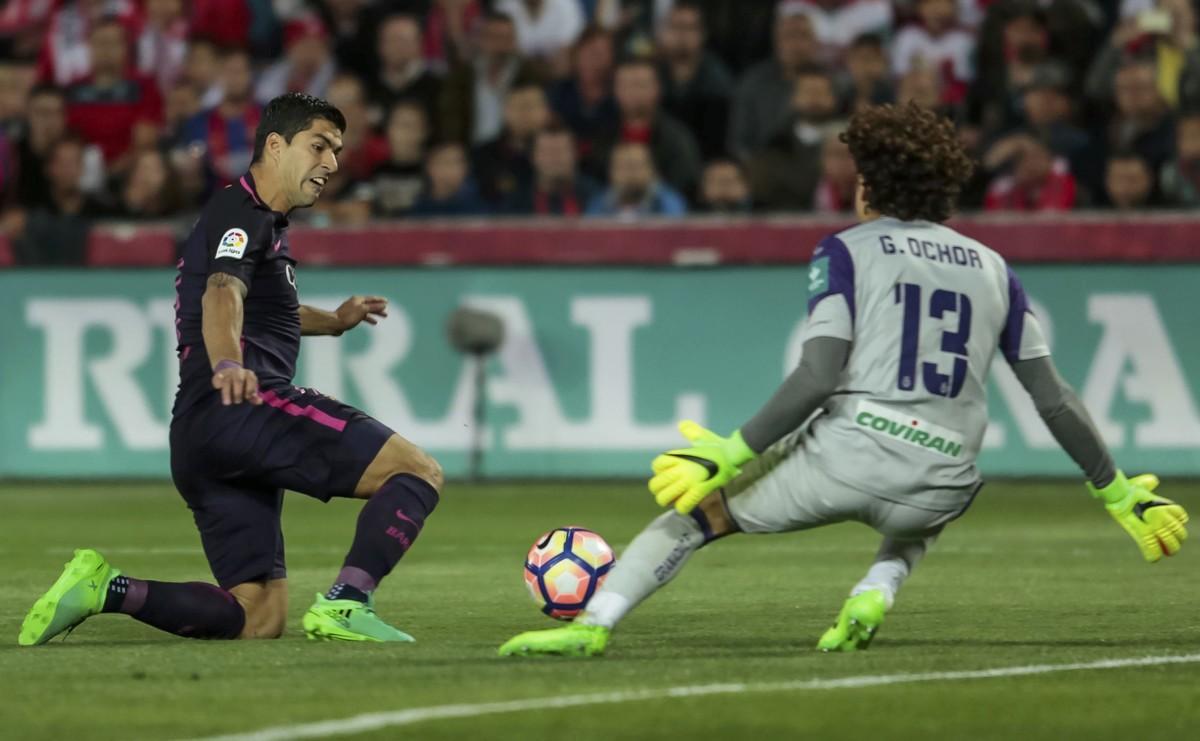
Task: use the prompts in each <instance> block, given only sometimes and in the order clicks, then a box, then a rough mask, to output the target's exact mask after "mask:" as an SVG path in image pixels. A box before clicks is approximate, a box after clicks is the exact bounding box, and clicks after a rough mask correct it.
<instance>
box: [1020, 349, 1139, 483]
mask: <svg viewBox="0 0 1200 741" xmlns="http://www.w3.org/2000/svg"><path fill="white" fill-rule="evenodd" d="M1012 369H1013V372H1015V373H1016V374H1017V380H1019V381H1020V382H1021V385H1022V386H1024V387H1025V390H1026V391H1028V392H1029V395H1030V396H1031V397H1033V403H1034V405H1035V406H1036V407H1037V410H1038V414H1039V415H1041V418H1042V421H1044V422H1045V423H1046V426H1047V427H1049V428H1050V433H1051V434H1052V435H1054V439H1055V440H1057V441H1058V444H1059V445H1061V446H1062V449H1063V450H1065V451H1066V453H1067V455H1069V456H1071V460H1073V461H1075V463H1076V464H1077V465H1078V466H1079V467H1080V468H1081V469H1083V472H1084V474H1085V475H1086V476H1087V478H1088V480H1089V481H1091V482H1092V485H1093V486H1095V487H1096V488H1098V489H1102V488H1104V487H1106V486H1108V485H1109V484H1110V483H1112V480H1113V479H1114V478H1115V477H1116V474H1117V467H1116V465H1115V464H1114V463H1113V458H1112V455H1111V454H1110V453H1109V452H1108V446H1106V445H1105V444H1104V440H1103V439H1102V438H1101V437H1100V433H1099V431H1097V430H1096V426H1095V424H1093V423H1092V416H1091V415H1090V414H1088V411H1087V408H1086V407H1085V406H1084V405H1083V402H1081V401H1080V400H1079V397H1078V396H1076V395H1075V391H1074V390H1073V389H1072V388H1071V386H1070V384H1068V383H1067V382H1066V381H1065V380H1063V378H1062V376H1060V375H1059V374H1058V370H1057V369H1056V368H1055V367H1054V361H1053V360H1051V359H1050V357H1049V356H1046V357H1041V358H1034V359H1032V360H1020V361H1017V362H1016V363H1013V364H1012Z"/></svg>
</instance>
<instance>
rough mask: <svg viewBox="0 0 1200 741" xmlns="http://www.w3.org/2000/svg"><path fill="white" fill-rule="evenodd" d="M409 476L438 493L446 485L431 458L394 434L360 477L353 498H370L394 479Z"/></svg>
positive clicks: (439, 469) (439, 468) (439, 466)
mask: <svg viewBox="0 0 1200 741" xmlns="http://www.w3.org/2000/svg"><path fill="white" fill-rule="evenodd" d="M402 474H408V475H410V476H416V477H417V478H419V479H421V480H422V481H425V482H426V483H427V484H429V485H430V486H431V487H433V489H434V491H436V492H438V494H441V491H442V487H443V485H444V484H445V477H444V475H443V474H442V466H441V464H439V463H438V462H437V460H435V459H434V457H433V456H431V455H429V454H428V453H426V452H425V451H424V450H421V449H420V448H418V447H417V446H416V445H413V444H412V443H410V442H409V441H407V440H405V439H404V438H402V437H400V436H399V435H393V436H392V437H391V438H390V439H389V440H388V441H387V443H386V444H385V445H384V446H383V449H382V450H380V451H379V454H378V455H377V456H376V457H375V460H374V461H372V462H371V465H370V466H369V467H368V468H367V471H366V472H365V473H364V474H363V477H362V480H361V481H360V482H359V485H358V488H357V489H356V491H355V495H356V496H359V497H371V496H373V495H374V494H375V492H377V491H379V489H380V488H382V487H383V485H384V484H385V483H387V482H388V480H389V479H391V478H392V477H394V476H399V475H402Z"/></svg>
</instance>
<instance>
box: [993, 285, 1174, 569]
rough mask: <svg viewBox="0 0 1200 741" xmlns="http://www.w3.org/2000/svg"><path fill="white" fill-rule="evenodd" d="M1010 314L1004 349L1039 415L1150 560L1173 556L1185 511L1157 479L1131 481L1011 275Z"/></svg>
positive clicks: (1089, 486)
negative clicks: (1161, 490)
mask: <svg viewBox="0 0 1200 741" xmlns="http://www.w3.org/2000/svg"><path fill="white" fill-rule="evenodd" d="M1009 294H1010V304H1011V307H1010V311H1009V317H1008V322H1007V325H1006V327H1005V331H1004V334H1003V335H1002V336H1001V350H1002V351H1003V352H1004V355H1005V358H1006V359H1007V360H1008V362H1009V364H1010V365H1011V366H1012V369H1013V372H1014V373H1015V374H1016V376H1017V380H1019V381H1020V382H1021V385H1022V386H1023V387H1024V388H1025V390H1026V391H1027V392H1028V393H1029V395H1030V397H1031V398H1032V399H1033V403H1034V406H1035V407H1036V408H1037V411H1038V415H1039V416H1040V417H1041V418H1042V421H1043V422H1045V423H1046V427H1048V428H1049V429H1050V433H1051V434H1052V435H1054V439H1055V440H1057V441H1058V444H1059V445H1060V446H1061V447H1062V449H1063V450H1064V451H1065V452H1066V453H1067V455H1069V456H1070V457H1071V460H1073V461H1075V463H1076V465H1078V466H1079V468H1080V469H1081V470H1082V471H1083V473H1084V475H1085V476H1087V479H1088V484H1087V487H1088V490H1089V491H1090V492H1091V493H1092V495H1093V496H1095V497H1096V498H1098V499H1100V500H1102V501H1103V502H1104V504H1105V508H1106V509H1107V510H1108V512H1109V514H1110V515H1112V517H1113V519H1115V520H1116V521H1117V523H1118V524H1119V525H1121V527H1122V528H1124V529H1125V531H1126V532H1128V533H1129V535H1130V536H1131V537H1132V538H1133V539H1134V542H1136V543H1137V545H1138V548H1139V549H1140V550H1141V552H1142V556H1143V557H1144V558H1145V559H1146V560H1147V561H1151V562H1153V561H1157V560H1159V559H1160V558H1162V557H1163V556H1164V555H1166V556H1173V555H1175V553H1177V552H1178V551H1179V549H1180V547H1181V545H1182V543H1183V541H1184V539H1186V538H1187V530H1186V529H1185V528H1184V525H1185V524H1186V523H1187V520H1188V516H1187V512H1186V511H1184V509H1183V507H1180V506H1179V505H1178V504H1175V503H1174V502H1172V501H1171V500H1169V499H1165V498H1163V497H1160V496H1158V495H1156V494H1155V493H1154V489H1155V487H1157V486H1158V478H1157V477H1155V476H1154V475H1153V474H1144V475H1142V476H1135V477H1133V478H1132V479H1127V478H1126V477H1125V474H1124V473H1122V472H1121V470H1120V469H1118V468H1117V466H1116V463H1115V462H1114V461H1113V458H1112V455H1111V453H1110V452H1109V450H1108V446H1106V445H1105V444H1104V440H1103V438H1101V437H1100V432H1099V431H1098V430H1097V429H1096V425H1095V424H1094V423H1093V421H1092V416H1091V415H1090V414H1089V413H1088V410H1087V408H1086V407H1085V406H1084V405H1083V402H1081V401H1080V400H1079V397H1078V395H1076V393H1075V390H1074V389H1072V388H1071V386H1070V384H1068V383H1067V382H1066V381H1065V380H1064V379H1063V378H1062V376H1061V375H1059V373H1058V369H1057V368H1055V366H1054V361H1053V360H1052V359H1051V357H1050V350H1049V348H1048V347H1047V345H1046V342H1045V340H1044V338H1043V335H1042V330H1041V327H1040V326H1039V324H1038V321H1037V318H1036V317H1034V315H1033V313H1032V312H1031V311H1030V310H1029V306H1028V301H1027V300H1026V299H1025V295H1024V289H1022V288H1021V285H1020V282H1019V281H1017V278H1016V276H1015V275H1013V274H1012V273H1011V271H1010V275H1009Z"/></svg>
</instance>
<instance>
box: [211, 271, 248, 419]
mask: <svg viewBox="0 0 1200 741" xmlns="http://www.w3.org/2000/svg"><path fill="white" fill-rule="evenodd" d="M245 299H246V284H245V283H244V282H242V280H241V279H240V278H238V277H237V276H234V275H231V274H229V273H225V272H215V273H213V274H212V275H210V276H208V284H207V285H206V286H205V289H204V296H203V297H202V299H201V302H200V306H201V311H202V317H201V331H202V332H203V334H204V349H205V351H206V352H207V354H208V359H209V362H211V363H212V368H213V379H212V384H213V388H215V389H217V390H218V391H220V392H221V403H222V404H226V405H228V404H240V403H241V402H242V401H249V402H250V403H251V404H261V403H262V399H260V398H259V396H258V377H257V376H256V375H255V374H254V371H252V370H249V369H248V368H244V367H243V366H242V344H241V338H242V306H243V303H244V302H245Z"/></svg>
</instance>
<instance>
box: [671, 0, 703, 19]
mask: <svg viewBox="0 0 1200 741" xmlns="http://www.w3.org/2000/svg"><path fill="white" fill-rule="evenodd" d="M676 10H690V11H692V12H693V13H695V14H696V15H698V16H700V24H701V25H707V24H705V22H704V6H703V5H701V4H700V0H675V2H674V3H672V4H671V9H670V10H669V11H667V12H669V13H674V12H675V11H676Z"/></svg>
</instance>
